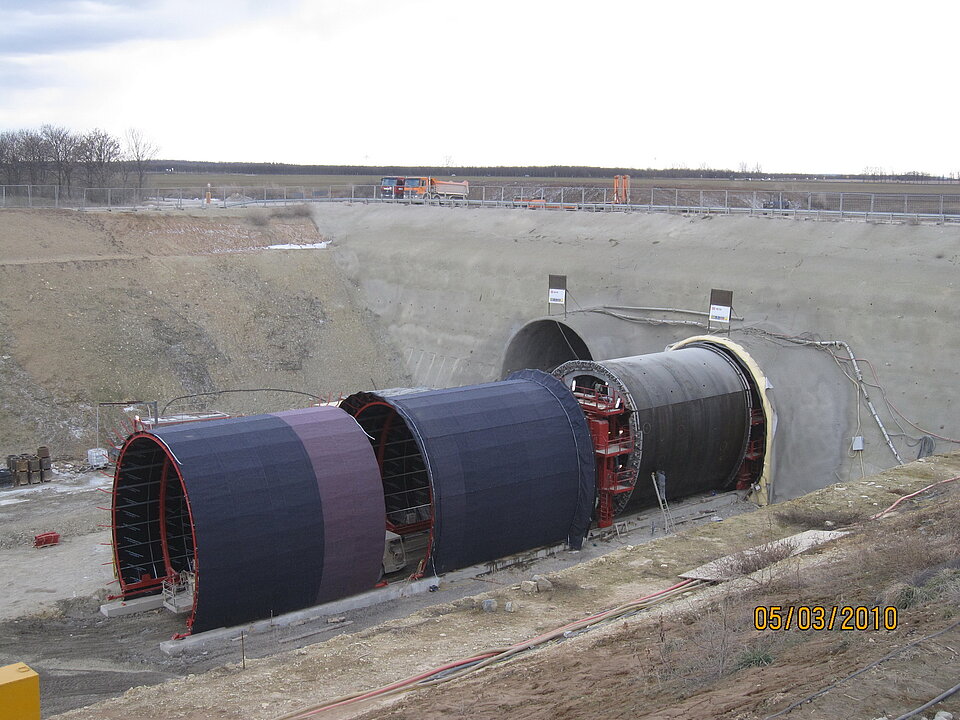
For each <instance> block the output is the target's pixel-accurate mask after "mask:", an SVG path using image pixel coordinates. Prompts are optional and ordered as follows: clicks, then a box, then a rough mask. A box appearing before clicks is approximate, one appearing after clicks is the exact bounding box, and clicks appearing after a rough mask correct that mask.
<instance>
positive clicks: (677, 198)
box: [673, 188, 680, 210]
mask: <svg viewBox="0 0 960 720" xmlns="http://www.w3.org/2000/svg"><path fill="white" fill-rule="evenodd" d="M673 207H674V208H676V209H677V210H679V209H680V188H677V189H676V190H674V191H673Z"/></svg>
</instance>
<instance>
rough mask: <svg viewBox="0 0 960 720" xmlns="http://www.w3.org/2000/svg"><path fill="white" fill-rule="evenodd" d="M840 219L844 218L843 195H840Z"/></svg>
mask: <svg viewBox="0 0 960 720" xmlns="http://www.w3.org/2000/svg"><path fill="white" fill-rule="evenodd" d="M840 217H843V193H840Z"/></svg>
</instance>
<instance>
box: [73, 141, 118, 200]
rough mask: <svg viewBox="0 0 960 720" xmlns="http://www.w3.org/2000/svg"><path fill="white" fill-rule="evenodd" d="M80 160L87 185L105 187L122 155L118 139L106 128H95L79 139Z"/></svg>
mask: <svg viewBox="0 0 960 720" xmlns="http://www.w3.org/2000/svg"><path fill="white" fill-rule="evenodd" d="M79 157H80V162H81V163H82V164H83V169H84V171H85V172H86V175H87V185H88V186H89V187H101V188H104V187H107V186H108V185H109V184H110V179H111V177H112V175H113V172H114V170H116V167H117V164H118V163H119V162H120V160H121V158H122V157H123V152H122V150H121V147H120V141H119V140H117V139H116V138H115V137H113V135H111V134H110V133H108V132H107V131H106V130H101V129H99V128H95V129H93V130H91V131H90V132H88V133H86V134H85V135H84V136H83V138H82V139H81V141H80V153H79Z"/></svg>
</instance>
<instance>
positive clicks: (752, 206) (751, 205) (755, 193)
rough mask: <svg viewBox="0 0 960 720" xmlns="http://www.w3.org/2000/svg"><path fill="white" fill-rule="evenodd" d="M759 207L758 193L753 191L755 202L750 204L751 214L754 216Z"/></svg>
mask: <svg viewBox="0 0 960 720" xmlns="http://www.w3.org/2000/svg"><path fill="white" fill-rule="evenodd" d="M756 207H757V191H756V190H754V191H753V202H751V203H750V214H751V215H753V211H754V210H755V209H756Z"/></svg>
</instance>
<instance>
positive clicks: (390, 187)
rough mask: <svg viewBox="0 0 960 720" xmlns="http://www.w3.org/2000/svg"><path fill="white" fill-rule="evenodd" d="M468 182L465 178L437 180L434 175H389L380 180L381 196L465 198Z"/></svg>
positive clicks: (468, 187)
mask: <svg viewBox="0 0 960 720" xmlns="http://www.w3.org/2000/svg"><path fill="white" fill-rule="evenodd" d="M469 193H470V183H468V182H467V181H466V180H464V181H463V182H457V181H455V180H439V179H438V178H435V177H400V176H397V175H391V176H389V177H385V178H381V180H380V197H383V198H422V199H433V198H448V199H458V200H466V199H467V196H468V195H469Z"/></svg>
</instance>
